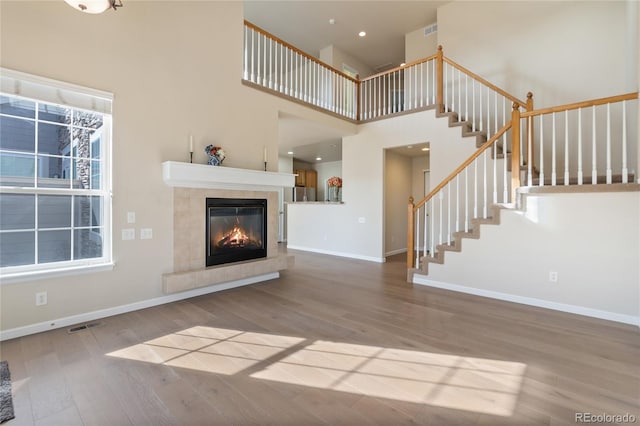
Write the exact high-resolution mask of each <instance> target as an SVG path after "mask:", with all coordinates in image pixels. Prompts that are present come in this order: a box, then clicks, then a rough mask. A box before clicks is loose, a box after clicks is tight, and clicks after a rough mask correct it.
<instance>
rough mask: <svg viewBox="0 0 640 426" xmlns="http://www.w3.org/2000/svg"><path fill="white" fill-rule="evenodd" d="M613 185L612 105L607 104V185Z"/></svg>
mask: <svg viewBox="0 0 640 426" xmlns="http://www.w3.org/2000/svg"><path fill="white" fill-rule="evenodd" d="M610 184H611V104H610V103H608V104H607V185H610Z"/></svg>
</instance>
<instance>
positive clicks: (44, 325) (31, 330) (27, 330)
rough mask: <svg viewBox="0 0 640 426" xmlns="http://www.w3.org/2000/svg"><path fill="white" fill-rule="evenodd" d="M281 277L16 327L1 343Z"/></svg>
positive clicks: (2, 335)
mask: <svg viewBox="0 0 640 426" xmlns="http://www.w3.org/2000/svg"><path fill="white" fill-rule="evenodd" d="M279 277H280V273H279V272H270V273H268V274H262V275H257V276H255V277H249V278H243V279H240V280H235V281H229V282H226V283H221V284H215V285H211V286H208V287H201V288H196V289H193V290H189V291H185V292H181V293H175V294H168V295H166V296H160V297H156V298H153V299H147V300H142V301H140V302H135V303H130V304H127V305H120V306H114V307H113V308H106V309H100V310H98V311H93V312H86V313H83V314H78V315H72V316H69V317H64V318H58V319H55V320H51V321H45V322H41V323H37V324H31V325H27V326H24V327H16V328H11V329H8V330H4V331H0V342H2V341H4V340H9V339H15V338H16V337H22V336H27V335H29V334H35V333H40V332H43V331H47V330H53V329H56V328H62V327H68V326H71V325H75V324H81V323H85V322H89V321H95V320H97V319H102V318H106V317H110V316H113V315H119V314H124V313H127V312H132V311H137V310H140V309H145V308H151V307H153V306H158V305H164V304H166V303H171V302H176V301H178V300H183V299H188V298H190V297H195V296H202V295H203V294H208V293H215V292H218V291H222V290H228V289H231V288H236V287H241V286H245V285H249V284H255V283H258V282H261V281H268V280H273V279H276V278H279Z"/></svg>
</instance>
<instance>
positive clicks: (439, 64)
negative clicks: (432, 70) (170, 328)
mask: <svg viewBox="0 0 640 426" xmlns="http://www.w3.org/2000/svg"><path fill="white" fill-rule="evenodd" d="M442 57H443V55H442V46H441V45H440V46H438V53H437V54H436V104H438V111H440V113H443V112H444V79H443V76H444V64H443V60H442Z"/></svg>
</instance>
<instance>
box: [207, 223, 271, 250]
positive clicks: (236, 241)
mask: <svg viewBox="0 0 640 426" xmlns="http://www.w3.org/2000/svg"><path fill="white" fill-rule="evenodd" d="M260 245H261V243H260V242H259V241H254V240H253V239H252V238H251V237H249V235H247V234H246V233H245V231H244V230H243V229H242V228H241V227H240V225H236V226H235V227H234V228H233V229H232V230H231V231H230V232H229V233H227V235H225V236H224V237H223V238H222V239H221V240H219V241H218V244H217V246H218V247H219V248H243V247H255V246H260Z"/></svg>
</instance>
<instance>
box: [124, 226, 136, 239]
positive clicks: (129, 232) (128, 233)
mask: <svg viewBox="0 0 640 426" xmlns="http://www.w3.org/2000/svg"><path fill="white" fill-rule="evenodd" d="M122 239H123V240H135V239H136V230H135V229H134V228H126V229H123V230H122Z"/></svg>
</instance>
